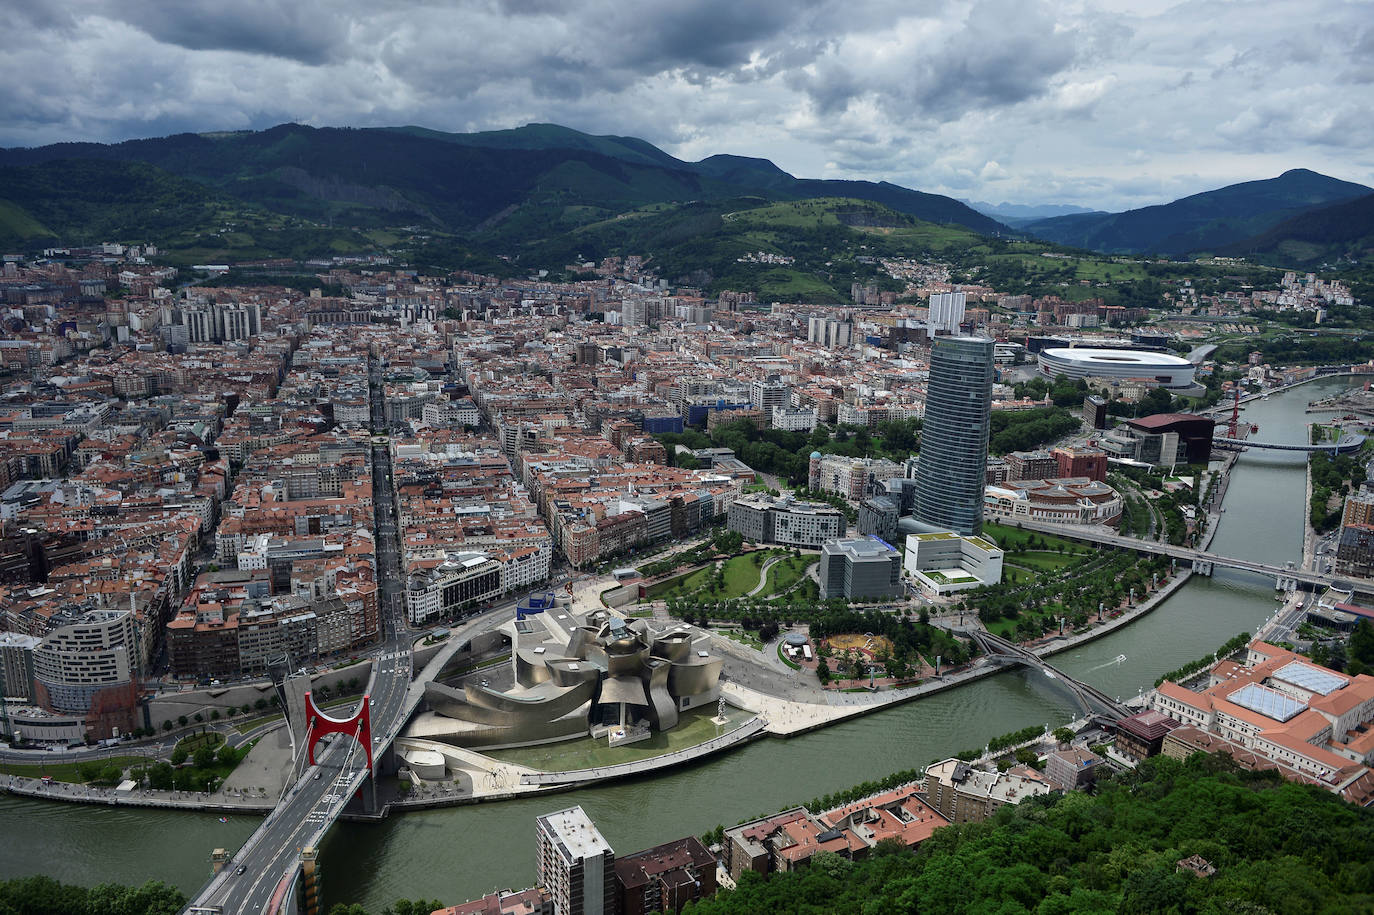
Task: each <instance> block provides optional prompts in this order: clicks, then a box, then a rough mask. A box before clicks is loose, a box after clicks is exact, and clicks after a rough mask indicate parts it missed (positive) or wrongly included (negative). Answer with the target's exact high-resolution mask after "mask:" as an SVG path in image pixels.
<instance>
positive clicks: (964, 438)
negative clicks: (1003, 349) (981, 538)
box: [914, 337, 993, 536]
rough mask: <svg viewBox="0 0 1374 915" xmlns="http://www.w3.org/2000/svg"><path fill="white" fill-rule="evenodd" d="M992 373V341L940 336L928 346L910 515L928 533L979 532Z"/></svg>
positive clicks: (966, 534)
mask: <svg viewBox="0 0 1374 915" xmlns="http://www.w3.org/2000/svg"><path fill="white" fill-rule="evenodd" d="M992 375H993V367H992V341H991V340H982V339H978V338H975V337H941V338H938V339H936V341H935V343H934V344H933V345H932V347H931V353H930V384H929V386H928V388H927V393H926V416H925V426H924V428H923V429H922V432H921V454H920V457H919V459H918V463H917V466H916V510H915V512H914V515H915V518H916V520H917V522H919V523H920V524H922V525H924V526H926V527H927V528H929V529H933V530H951V531H954V532H955V533H958V534H963V535H965V536H970V535H973V534H977V533H979V532H980V531H981V530H982V529H983V485H984V484H983V475H984V470H985V468H986V466H987V461H988V416H989V412H990V410H991V407H992Z"/></svg>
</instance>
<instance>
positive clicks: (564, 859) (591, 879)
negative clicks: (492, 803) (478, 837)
mask: <svg viewBox="0 0 1374 915" xmlns="http://www.w3.org/2000/svg"><path fill="white" fill-rule="evenodd" d="M534 831H535V837H536V839H537V841H538V843H539V859H538V861H537V862H536V871H537V875H538V880H539V885H540V886H542V887H544V888H545V889H547V890H548V891H549V893H550V894H551V895H552V896H553V911H554V913H555V915H613V913H614V912H615V910H616V898H615V888H616V882H615V852H614V851H612V850H611V846H610V845H608V844H607V843H606V840H605V839H604V838H602V836H601V833H600V832H598V831H597V828H596V826H595V825H594V824H593V823H592V821H591V819H590V818H588V816H587V814H586V813H585V812H584V811H583V810H582V808H581V807H570V808H568V809H567V810H560V811H558V812H557V813H550V814H547V815H545V816H541V817H536V818H535V821H534Z"/></svg>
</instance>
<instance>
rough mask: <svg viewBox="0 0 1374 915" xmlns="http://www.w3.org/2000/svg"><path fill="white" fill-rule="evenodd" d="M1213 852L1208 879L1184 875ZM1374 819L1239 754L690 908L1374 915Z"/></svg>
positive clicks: (825, 860) (812, 867) (1158, 772)
mask: <svg viewBox="0 0 1374 915" xmlns="http://www.w3.org/2000/svg"><path fill="white" fill-rule="evenodd" d="M1192 855H1200V856H1201V857H1203V858H1204V859H1206V860H1207V861H1208V862H1210V863H1211V864H1213V865H1214V866H1215V867H1216V869H1217V871H1216V874H1215V875H1214V876H1212V877H1210V878H1202V877H1198V876H1195V875H1194V874H1192V873H1191V872H1184V873H1179V872H1178V868H1177V866H1176V862H1178V861H1179V860H1181V859H1183V858H1187V857H1190V856H1192ZM1371 855H1374V813H1371V812H1370V811H1368V810H1364V809H1361V808H1358V807H1354V806H1351V805H1349V804H1347V803H1345V802H1343V801H1341V800H1340V799H1339V798H1337V797H1336V796H1335V795H1333V794H1331V793H1329V792H1326V791H1322V790H1321V789H1319V788H1315V787H1311V786H1307V785H1298V784H1293V783H1289V782H1285V781H1283V780H1282V779H1281V778H1280V777H1279V776H1278V775H1277V774H1275V773H1273V772H1262V773H1248V772H1239V771H1234V764H1233V763H1231V762H1230V761H1229V759H1228V758H1227V757H1224V756H1217V757H1208V756H1203V755H1198V756H1195V757H1193V758H1192V759H1190V760H1189V761H1188V762H1187V763H1181V762H1177V761H1175V760H1171V759H1166V758H1159V757H1156V758H1154V759H1150V760H1148V761H1146V762H1145V763H1144V764H1143V765H1142V766H1141V768H1140V770H1139V771H1137V772H1132V773H1129V774H1126V775H1123V776H1120V777H1117V778H1114V779H1112V780H1110V781H1108V782H1106V783H1105V784H1103V785H1102V786H1101V789H1100V791H1099V793H1098V795H1097V796H1096V797H1093V796H1089V795H1086V794H1081V793H1073V794H1067V795H1052V796H1049V797H1043V798H1033V799H1030V800H1026V801H1023V802H1022V803H1020V804H1019V805H1017V806H1015V807H1006V808H1003V809H1002V810H1000V811H999V812H998V813H997V814H996V815H995V816H994V817H993V818H992V819H990V820H988V821H987V822H984V823H975V824H967V825H963V826H950V827H946V828H944V829H940V830H937V831H936V833H935V835H934V836H933V837H932V838H931V839H929V840H927V841H926V842H925V843H924V844H922V845H921V846H920V848H919V849H918V850H917V851H916V852H915V853H914V854H913V853H911V852H907V851H905V850H904V849H901V847H900V846H897V847H893V848H881V849H879V850H878V853H877V854H876V855H875V856H874V857H872V858H869V859H868V860H865V861H860V862H853V863H851V862H850V861H848V860H845V859H843V858H840V857H838V856H836V855H833V854H826V853H822V854H820V855H817V856H816V857H815V858H813V859H812V861H811V863H810V864H809V865H808V866H807V867H805V868H804V869H802V870H800V871H795V872H792V873H786V874H774V875H772V876H770V877H768V878H767V879H766V880H765V879H760V878H759V877H758V876H757V875H755V874H752V873H747V874H745V875H744V878H743V879H742V880H741V882H740V885H739V888H738V889H737V890H735V891H733V892H731V891H722V892H721V893H719V894H718V895H717V896H716V897H715V898H714V899H710V900H706V901H703V902H699V903H696V904H694V905H692V906H690V907H689V908H688V909H686V910H685V911H688V912H691V913H693V915H735V913H741V915H743V913H750V915H752V913H756V912H775V913H776V912H783V913H786V912H796V913H822V912H835V913H846V915H849V913H860V915H879V913H883V915H885V913H891V912H939V913H954V915H958V913H987V912H996V913H999V915H1015V913H1030V912H1034V913H1040V915H1068V913H1089V912H1092V913H1098V912H1122V913H1207V915H1238V913H1284V915H1287V913H1292V915H1308V913H1320V912H1330V913H1354V912H1368V911H1371V909H1374V858H1371Z"/></svg>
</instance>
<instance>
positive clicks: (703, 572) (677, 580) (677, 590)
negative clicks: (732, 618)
mask: <svg viewBox="0 0 1374 915" xmlns="http://www.w3.org/2000/svg"><path fill="white" fill-rule="evenodd" d="M710 577H711V566H709V565H708V566H704V567H702V568H700V569H697V570H696V571H695V572H685V573H683V574H682V575H678V576H676V577H674V578H669V579H667V580H665V581H660V582H659V583H658V584H655V585H650V586H649V588H648V589H647V591H646V592H645V595H644V596H645V597H646V598H648V599H651V600H653V599H659V598H664V597H683V596H684V595H687V594H690V593H692V592H693V591H696V590H698V589H700V588H702V587H705V585H706V582H707V580H708V579H709V578H710Z"/></svg>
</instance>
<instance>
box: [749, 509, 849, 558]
mask: <svg viewBox="0 0 1374 915" xmlns="http://www.w3.org/2000/svg"><path fill="white" fill-rule="evenodd" d="M726 526H727V527H729V528H730V530H732V531H738V532H739V533H740V534H742V535H743V536H744V539H745V540H748V541H750V542H752V543H778V544H782V545H784V546H800V547H811V548H812V549H818V548H819V547H820V545H821V544H822V543H825V542H826V541H827V540H834V539H835V538H836V537H843V536H844V532H845V530H846V526H847V522H846V520H845V517H844V512H842V511H840V510H839V509H838V508H835V507H833V506H830V505H826V504H825V503H824V502H798V501H797V500H795V499H792V498H788V497H786V496H784V497H783V498H780V499H770V498H768V497H766V496H749V497H746V498H743V499H736V500H735V501H734V502H731V503H730V508H729V514H728V516H727V521H726Z"/></svg>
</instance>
